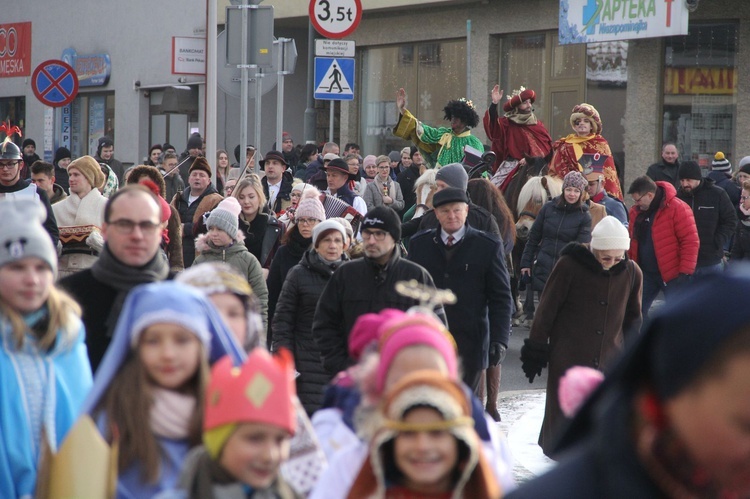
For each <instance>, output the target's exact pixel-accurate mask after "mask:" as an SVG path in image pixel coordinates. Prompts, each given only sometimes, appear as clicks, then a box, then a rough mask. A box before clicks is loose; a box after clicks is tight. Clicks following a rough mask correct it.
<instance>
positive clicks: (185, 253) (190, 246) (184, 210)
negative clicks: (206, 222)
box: [172, 156, 223, 268]
mask: <svg viewBox="0 0 750 499" xmlns="http://www.w3.org/2000/svg"><path fill="white" fill-rule="evenodd" d="M222 199H223V198H222V196H221V194H219V193H218V192H216V188H215V187H214V186H213V184H212V183H211V166H210V165H209V164H208V161H206V158H204V157H202V156H200V157H198V158H195V161H193V164H192V166H191V167H190V173H189V175H188V187H187V188H186V189H185V190H184V191H182V192H178V193H177V194H175V196H174V198H172V206H174V207H175V208H176V209H177V211H178V213H179V214H180V220H181V221H182V257H183V261H184V263H185V268H188V267H189V266H191V265H192V264H193V260H195V238H196V236H198V234H200V233H201V226H202V225H203V214H204V213H206V212H209V211H211V210H213V209H214V208H215V207H216V205H217V204H219V202H220V201H221V200H222Z"/></svg>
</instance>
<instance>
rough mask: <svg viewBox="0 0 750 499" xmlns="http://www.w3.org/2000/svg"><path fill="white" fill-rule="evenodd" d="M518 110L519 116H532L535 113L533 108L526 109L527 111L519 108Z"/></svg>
mask: <svg viewBox="0 0 750 499" xmlns="http://www.w3.org/2000/svg"><path fill="white" fill-rule="evenodd" d="M517 110H518V114H531V113H532V112H534V110H533V109H531V108H529V109H526V110H523V109H521V108H518V109H517Z"/></svg>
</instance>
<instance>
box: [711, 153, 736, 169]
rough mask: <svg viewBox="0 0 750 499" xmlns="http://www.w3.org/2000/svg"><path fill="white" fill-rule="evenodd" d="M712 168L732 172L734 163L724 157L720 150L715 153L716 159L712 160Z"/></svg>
mask: <svg viewBox="0 0 750 499" xmlns="http://www.w3.org/2000/svg"><path fill="white" fill-rule="evenodd" d="M711 169H712V170H714V171H717V172H730V171H732V163H730V162H729V160H728V159H727V158H726V157H724V153H723V152H721V151H719V152H717V153H716V154H715V155H714V160H713V161H712V162H711Z"/></svg>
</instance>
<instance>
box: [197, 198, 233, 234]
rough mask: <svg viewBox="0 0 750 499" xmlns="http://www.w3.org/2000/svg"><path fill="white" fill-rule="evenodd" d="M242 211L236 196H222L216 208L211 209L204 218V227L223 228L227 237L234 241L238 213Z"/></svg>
mask: <svg viewBox="0 0 750 499" xmlns="http://www.w3.org/2000/svg"><path fill="white" fill-rule="evenodd" d="M241 211H242V207H241V206H240V203H239V201H237V198H233V197H228V198H224V199H223V200H222V201H221V203H219V204H218V205H217V206H216V208H214V209H213V210H212V211H211V214H210V215H209V216H208V220H206V227H208V228H209V229H210V228H211V227H216V228H218V229H221V230H223V231H224V232H226V233H227V234H229V237H231V238H232V239H233V240H234V241H236V240H237V232H238V230H239V218H238V217H239V215H240V212H241Z"/></svg>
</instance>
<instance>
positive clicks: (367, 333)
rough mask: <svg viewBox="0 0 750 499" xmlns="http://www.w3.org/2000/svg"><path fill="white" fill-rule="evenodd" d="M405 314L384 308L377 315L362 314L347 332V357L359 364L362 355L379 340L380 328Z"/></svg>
mask: <svg viewBox="0 0 750 499" xmlns="http://www.w3.org/2000/svg"><path fill="white" fill-rule="evenodd" d="M404 315H406V314H405V312H403V311H401V310H397V309H395V308H384V309H383V310H381V311H380V312H378V313H376V314H375V313H370V314H362V315H360V316H359V317H357V320H356V321H354V325H353V326H352V330H351V331H350V332H349V340H348V342H349V357H351V358H352V359H354V360H355V361H357V362H359V359H360V358H361V357H362V353H363V352H364V351H365V349H366V348H367V347H368V346H369V345H372V344H375V343H377V341H378V339H379V338H380V332H381V329H380V328H381V326H382V325H383V324H385V323H386V322H388V321H389V320H391V319H394V318H399V317H403V316H404Z"/></svg>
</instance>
